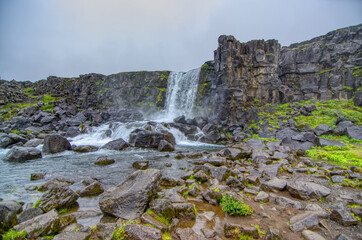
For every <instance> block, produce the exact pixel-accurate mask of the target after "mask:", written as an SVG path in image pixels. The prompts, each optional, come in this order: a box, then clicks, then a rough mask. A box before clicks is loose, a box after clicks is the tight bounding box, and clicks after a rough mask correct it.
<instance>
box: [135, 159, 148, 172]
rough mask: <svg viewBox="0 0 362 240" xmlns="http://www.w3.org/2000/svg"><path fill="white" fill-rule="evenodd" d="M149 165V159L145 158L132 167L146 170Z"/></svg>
mask: <svg viewBox="0 0 362 240" xmlns="http://www.w3.org/2000/svg"><path fill="white" fill-rule="evenodd" d="M148 166H149V161H147V160H144V161H136V162H134V163H133V164H132V167H133V168H134V169H138V170H146V169H147V168H148Z"/></svg>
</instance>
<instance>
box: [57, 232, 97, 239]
mask: <svg viewBox="0 0 362 240" xmlns="http://www.w3.org/2000/svg"><path fill="white" fill-rule="evenodd" d="M90 236H91V232H81V231H66V232H61V233H59V234H57V235H55V236H54V238H53V240H69V239H72V240H89V239H90Z"/></svg>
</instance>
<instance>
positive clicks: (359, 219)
mask: <svg viewBox="0 0 362 240" xmlns="http://www.w3.org/2000/svg"><path fill="white" fill-rule="evenodd" d="M351 215H352V217H354V218H356V219H357V220H358V221H360V222H361V218H360V217H359V216H357V215H356V214H354V213H351Z"/></svg>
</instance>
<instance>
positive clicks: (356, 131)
mask: <svg viewBox="0 0 362 240" xmlns="http://www.w3.org/2000/svg"><path fill="white" fill-rule="evenodd" d="M346 135H347V136H348V137H350V138H355V139H358V140H361V141H362V125H359V126H353V127H348V128H346Z"/></svg>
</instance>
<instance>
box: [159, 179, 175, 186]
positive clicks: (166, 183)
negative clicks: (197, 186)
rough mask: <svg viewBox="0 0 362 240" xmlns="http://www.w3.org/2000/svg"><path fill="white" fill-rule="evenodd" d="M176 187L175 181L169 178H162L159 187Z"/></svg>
mask: <svg viewBox="0 0 362 240" xmlns="http://www.w3.org/2000/svg"><path fill="white" fill-rule="evenodd" d="M176 185H177V181H176V180H175V179H173V178H170V177H162V179H161V186H165V187H175V186H176Z"/></svg>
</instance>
